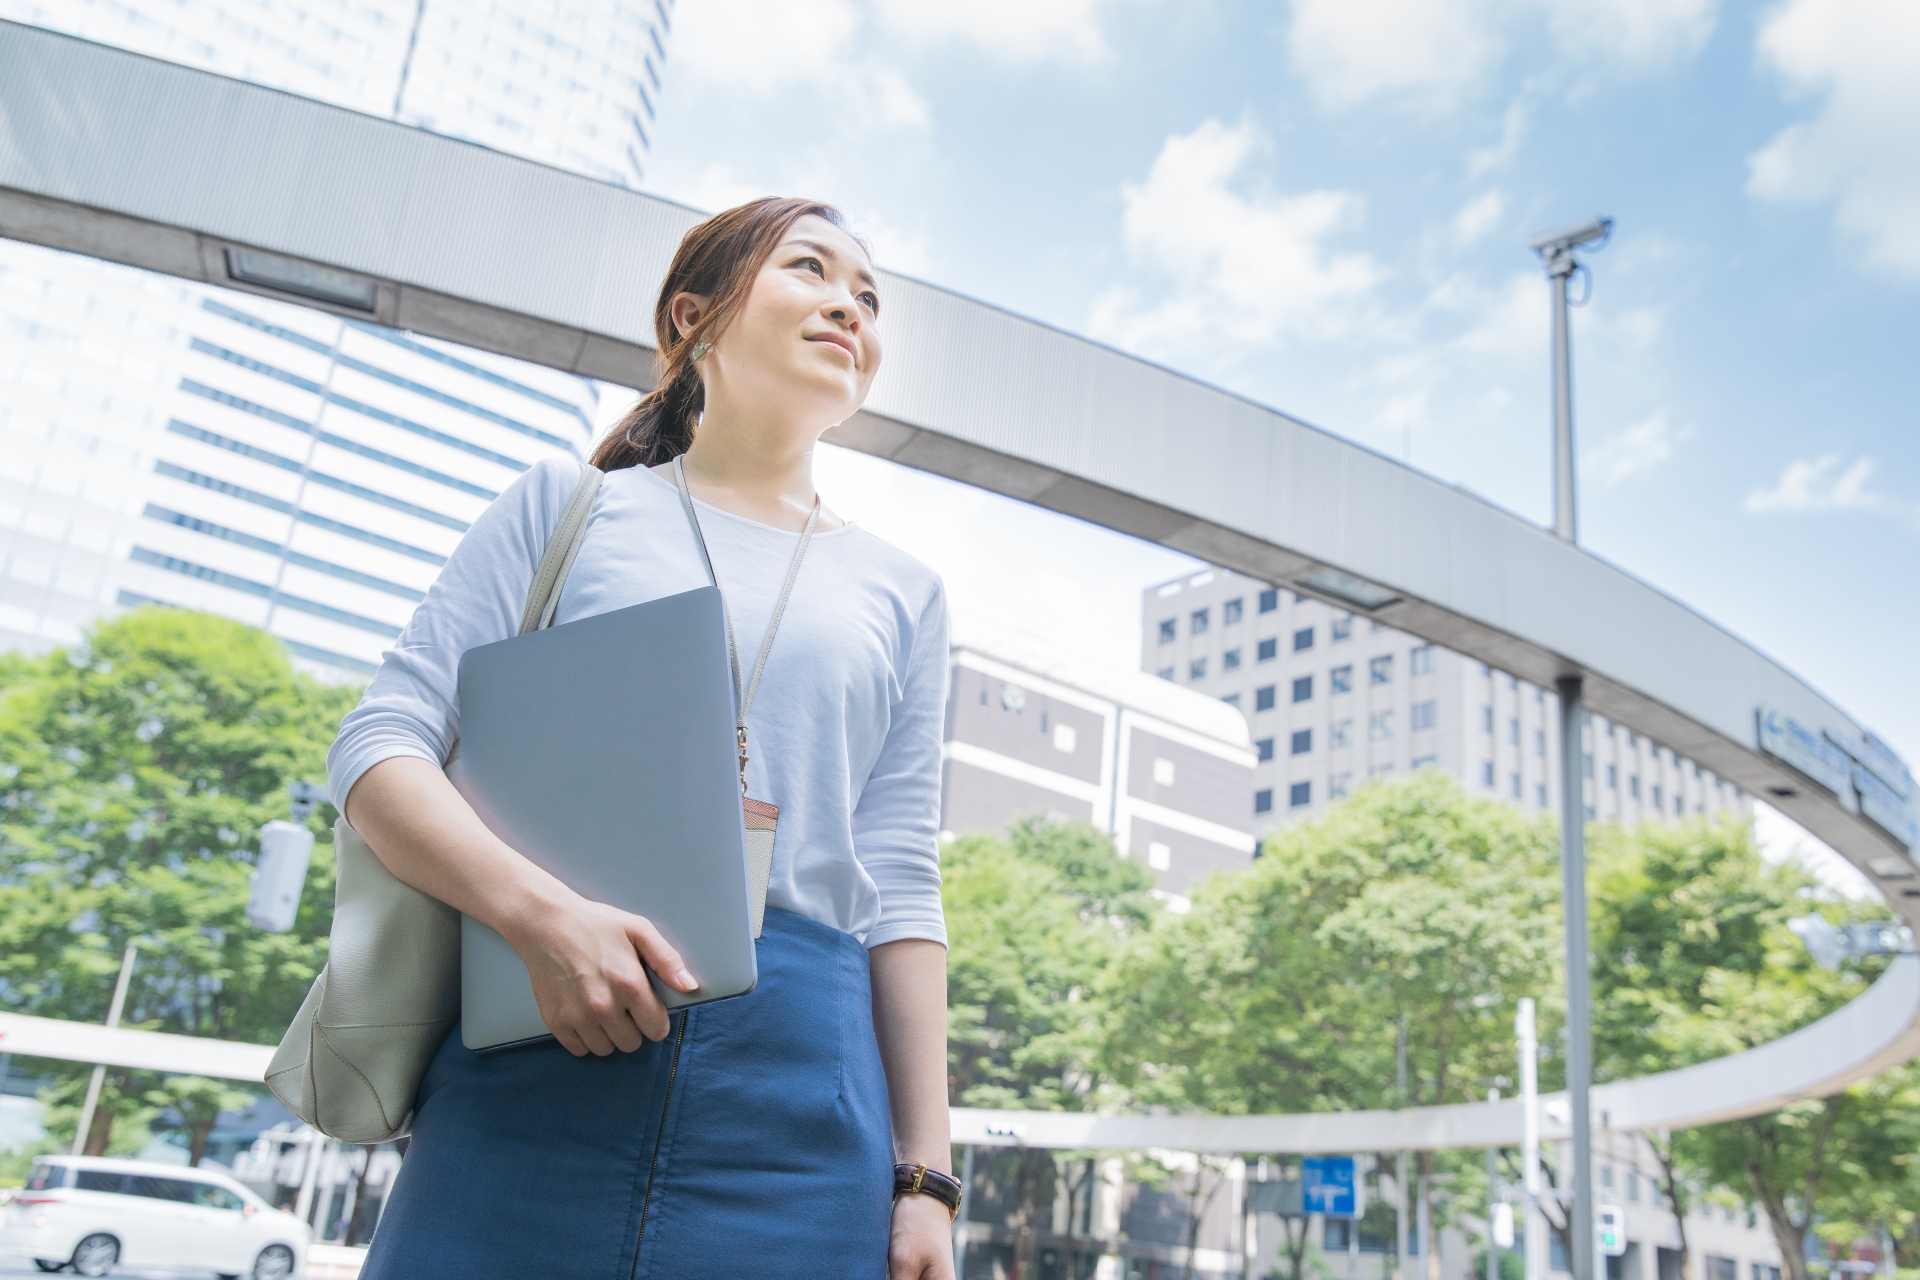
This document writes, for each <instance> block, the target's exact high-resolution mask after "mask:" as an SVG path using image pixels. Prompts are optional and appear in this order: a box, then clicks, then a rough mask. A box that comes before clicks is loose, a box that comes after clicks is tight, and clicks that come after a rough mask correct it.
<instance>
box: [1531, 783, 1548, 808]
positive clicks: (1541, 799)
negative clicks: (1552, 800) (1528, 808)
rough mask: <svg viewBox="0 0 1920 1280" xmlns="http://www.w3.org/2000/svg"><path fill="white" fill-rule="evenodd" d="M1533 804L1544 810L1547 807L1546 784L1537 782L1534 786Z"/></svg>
mask: <svg viewBox="0 0 1920 1280" xmlns="http://www.w3.org/2000/svg"><path fill="white" fill-rule="evenodd" d="M1533 803H1534V804H1535V805H1536V806H1537V807H1539V808H1542V809H1544V808H1546V807H1547V784H1546V783H1544V782H1536V783H1534V784H1533Z"/></svg>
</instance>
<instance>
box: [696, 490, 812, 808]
mask: <svg viewBox="0 0 1920 1280" xmlns="http://www.w3.org/2000/svg"><path fill="white" fill-rule="evenodd" d="M685 456H686V455H685V454H682V455H680V457H676V458H675V459H674V460H673V484H674V487H675V488H676V489H678V490H680V505H681V507H683V508H684V509H685V510H686V513H687V523H688V524H689V525H691V526H693V541H694V543H695V545H697V546H698V547H699V548H700V559H701V561H702V562H704V563H705V564H706V566H707V580H708V581H710V582H712V583H713V585H714V589H715V590H717V591H719V592H720V613H721V616H722V617H724V618H725V619H726V620H727V660H728V661H729V662H730V663H732V664H733V704H734V706H736V707H738V708H739V709H740V716H739V719H738V721H737V722H736V723H735V725H734V728H735V729H736V730H737V731H738V736H739V741H740V794H741V795H743V796H744V795H745V794H747V711H748V709H749V708H750V707H752V706H753V695H754V694H755V693H756V692H758V691H759V689H760V676H761V675H762V673H764V672H765V671H766V669H767V655H768V654H769V653H772V652H773V633H774V632H776V631H778V630H779V629H780V615H781V614H783V613H785V612H786V611H787V597H788V596H790V595H792V594H793V580H794V579H795V578H797V577H799V576H800V561H801V560H802V559H803V558H805V556H806V554H807V543H809V542H811V541H812V540H813V527H814V526H815V525H816V524H818V523H820V495H819V494H815V495H814V497H813V511H812V512H811V513H810V514H809V515H808V516H807V527H806V528H804V529H802V530H801V531H800V545H799V546H797V547H795V548H794V549H793V563H792V564H790V565H788V566H787V580H786V582H785V583H784V584H783V585H782V586H781V588H780V598H779V599H778V600H776V601H774V604H773V616H772V617H771V618H769V619H767V637H766V639H764V640H762V641H761V642H760V657H759V658H758V659H757V660H756V661H755V662H754V664H753V679H752V681H751V682H749V683H748V684H747V685H746V687H745V689H744V690H743V689H742V688H741V685H740V646H739V644H738V643H737V642H736V641H735V640H734V637H733V610H732V609H731V608H730V607H728V605H727V593H726V590H725V589H724V588H722V587H721V586H720V575H719V574H717V573H715V572H714V568H713V557H712V556H711V555H710V554H708V552H707V536H706V534H704V533H702V532H701V531H700V515H699V513H698V512H696V511H695V510H694V509H693V494H692V493H690V492H688V490H687V473H686V470H685V468H683V467H682V466H681V465H680V459H681V458H683V457H685Z"/></svg>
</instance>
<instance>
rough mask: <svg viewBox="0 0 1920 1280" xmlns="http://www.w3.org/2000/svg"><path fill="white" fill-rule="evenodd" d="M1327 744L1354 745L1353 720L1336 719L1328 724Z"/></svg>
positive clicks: (1336, 745) (1331, 745) (1334, 745)
mask: <svg viewBox="0 0 1920 1280" xmlns="http://www.w3.org/2000/svg"><path fill="white" fill-rule="evenodd" d="M1327 745H1328V746H1330V747H1350V746H1352V745H1353V721H1351V720H1335V721H1334V722H1333V723H1332V724H1330V725H1328V726H1327Z"/></svg>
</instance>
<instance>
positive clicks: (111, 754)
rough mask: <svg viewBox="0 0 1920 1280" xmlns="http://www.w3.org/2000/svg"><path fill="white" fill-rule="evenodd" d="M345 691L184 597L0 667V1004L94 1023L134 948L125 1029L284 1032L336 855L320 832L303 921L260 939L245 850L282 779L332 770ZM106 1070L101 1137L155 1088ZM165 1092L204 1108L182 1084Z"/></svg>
mask: <svg viewBox="0 0 1920 1280" xmlns="http://www.w3.org/2000/svg"><path fill="white" fill-rule="evenodd" d="M356 696H357V694H356V692H355V691H354V690H351V689H340V688H332V687H329V686H325V685H322V684H319V683H317V682H316V681H313V680H311V679H309V678H307V677H305V676H302V675H299V674H297V673H295V672H294V670H293V669H292V666H291V664H290V663H289V661H288V659H287V655H286V651H285V649H284V648H282V647H281V646H280V645H279V644H278V643H277V642H276V641H274V640H273V639H272V638H271V637H269V636H267V635H266V634H264V633H263V632H260V631H258V630H256V629H254V628H251V627H247V626H244V625H242V624H240V623H236V622H231V621H228V620H226V619H222V618H215V617H211V616H208V615H206V614H198V613H191V612H187V611H185V610H170V609H160V608H143V609H138V610H135V611H133V612H131V613H128V614H123V615H121V616H120V617H118V618H115V619H112V620H110V621H107V622H103V623H101V624H99V625H98V626H96V627H95V628H94V629H93V630H92V631H91V632H90V633H89V634H88V637H87V641H86V643H85V644H84V645H83V646H81V647H78V648H75V649H61V650H55V651H53V652H51V653H48V654H45V655H40V656H32V657H24V656H21V655H18V654H14V655H8V656H7V657H6V659H5V661H4V662H0V1008H6V1009H9V1010H12V1011H15V1012H21V1013H34V1014H40V1015H44V1016H48V1017H55V1018H68V1019H73V1020H76V1021H83V1022H98V1021H101V1020H103V1019H104V1018H105V1016H106V1011H107V1005H108V1002H109V1000H110V998H111V996H112V992H113V985H114V978H115V976H116V975H117V973H118V971H119V967H120V960H121V955H122V953H123V951H124V950H125V948H126V946H127V944H128V943H129V942H136V943H137V944H138V947H139V960H138V964H137V967H136V968H135V970H134V975H133V981H132V984H131V986H130V987H129V989H128V996H127V1003H126V1008H125V1010H124V1012H123V1015H122V1021H123V1022H124V1023H125V1024H127V1025H130V1026H140V1027H147V1028H154V1029H159V1030H165V1031H173V1032H179V1033H182V1034H187V1035H200V1036H215V1037H219V1038H223V1039H237V1040H247V1041H253V1042H256V1043H271V1042H273V1041H275V1040H277V1039H278V1038H279V1035H280V1033H281V1032H282V1031H283V1030H284V1029H285V1027H286V1024H287V1022H288V1020H289V1019H290V1018H291V1017H292V1015H293V1012H294V1010H295V1009H296V1008H297V1007H298V1005H299V1001H300V999H301V997H302V996H303V995H304V994H305V991H306V988H307V987H308V985H309V984H310V983H311V982H312V980H313V977H314V975H315V974H316V973H317V972H318V970H319V968H320V965H321V964H322V963H323V962H324V960H325V955H326V937H325V935H326V932H327V928H328V925H329V923H330V920H331V916H332V909H333V884H332V876H333V865H332V864H333V860H332V856H331V847H330V846H329V845H327V844H325V843H320V844H317V845H316V849H315V856H314V859H313V863H312V867H311V869H310V870H309V873H308V880H307V885H306V888H305V891H304V893H303V895H302V900H301V910H300V916H299V919H298V921H297V922H296V924H295V927H294V929H293V930H292V931H291V932H289V933H286V934H264V933H261V932H260V931H259V930H256V929H254V928H253V927H251V926H250V925H248V924H247V923H246V921H245V909H246V901H247V893H248V876H249V874H250V872H251V870H252V867H251V861H252V857H253V851H254V850H255V849H256V848H257V846H258V834H259V828H260V826H261V825H262V824H263V823H265V822H266V821H268V820H270V819H273V818H283V817H285V816H286V805H287V797H286V785H287V783H288V782H289V781H291V780H292V779H295V778H307V779H315V780H317V779H319V778H322V777H324V775H325V755H326V748H327V745H328V743H329V742H330V741H331V740H332V738H333V734H334V731H335V729H336V727H337V726H338V723H339V720H340V717H341V715H343V714H344V713H345V711H346V710H347V709H348V708H349V707H351V706H352V704H353V701H354V699H355V698H356ZM333 816H334V815H333V812H332V810H331V808H330V807H327V806H322V809H321V812H319V813H317V814H315V815H314V818H313V819H312V823H313V827H314V830H315V831H316V832H318V833H320V834H321V835H322V836H324V835H325V833H326V831H327V830H328V828H329V826H330V823H331V821H332V818H333ZM59 1070H62V1071H65V1072H68V1073H69V1074H70V1073H71V1072H72V1070H73V1069H71V1068H60V1069H59ZM109 1075H110V1076H112V1077H113V1079H112V1080H110V1082H109V1084H110V1088H109V1092H108V1095H107V1105H104V1106H103V1107H102V1116H101V1118H100V1119H99V1120H97V1121H96V1125H95V1135H93V1136H94V1138H95V1139H96V1140H97V1142H104V1143H109V1144H110V1143H112V1142H114V1141H116V1139H113V1138H111V1137H100V1134H101V1130H102V1127H103V1126H104V1127H105V1129H106V1130H107V1131H108V1132H111V1131H112V1129H113V1127H114V1120H113V1117H114V1115H116V1114H130V1108H134V1107H136V1106H137V1107H140V1108H147V1107H149V1106H150V1105H151V1104H149V1103H148V1102H147V1095H148V1094H149V1093H151V1092H152V1091H153V1090H155V1089H157V1088H160V1087H161V1086H159V1085H158V1084H157V1083H155V1082H153V1081H151V1080H141V1079H135V1078H134V1077H132V1076H129V1075H127V1073H113V1072H110V1073H109ZM68 1091H69V1089H68V1085H67V1083H63V1084H62V1085H61V1086H60V1095H61V1100H64V1098H65V1093H66V1092H68ZM169 1096H171V1095H169ZM194 1096H195V1097H196V1098H197V1097H199V1095H198V1094H196V1095H194ZM76 1104H77V1100H76ZM166 1105H168V1106H170V1107H172V1109H173V1113H174V1114H177V1115H184V1114H188V1113H190V1112H192V1113H194V1114H196V1115H197V1112H194V1108H195V1107H196V1106H198V1103H196V1102H194V1101H192V1100H191V1099H188V1098H187V1097H186V1095H182V1096H181V1098H179V1099H175V1100H174V1101H173V1102H170V1103H168V1104H166ZM183 1107H184V1110H183ZM73 1122H74V1121H73V1120H72V1119H68V1120H67V1121H66V1123H67V1124H68V1125H69V1126H71V1125H72V1123H73ZM195 1123H198V1121H190V1122H189V1129H191V1127H192V1125H193V1124H195ZM190 1140H191V1139H190ZM89 1145H90V1146H92V1145H96V1141H90V1143H89Z"/></svg>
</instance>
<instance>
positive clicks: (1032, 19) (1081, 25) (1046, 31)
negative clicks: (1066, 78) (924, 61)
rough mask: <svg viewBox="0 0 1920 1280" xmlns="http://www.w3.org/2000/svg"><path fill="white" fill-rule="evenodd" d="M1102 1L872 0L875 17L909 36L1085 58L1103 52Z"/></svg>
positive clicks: (1020, 56) (1017, 53) (997, 51)
mask: <svg viewBox="0 0 1920 1280" xmlns="http://www.w3.org/2000/svg"><path fill="white" fill-rule="evenodd" d="M1106 2H1107V0H875V7H876V8H877V9H878V11H879V15H880V19H881V21H882V22H884V23H885V24H886V25H887V26H888V27H890V28H892V29H893V30H895V31H897V32H899V33H900V34H902V35H904V36H907V37H909V38H910V39H914V40H919V41H924V42H927V43H933V42H936V41H943V40H965V41H968V42H970V43H972V44H976V45H978V46H979V47H980V48H982V49H984V50H985V51H986V52H988V53H990V54H993V55H995V56H998V57H1002V58H1007V59H1016V60H1031V59H1041V58H1061V59H1066V60H1069V61H1082V62H1084V61H1090V60H1093V59H1096V58H1103V57H1105V56H1107V54H1108V52H1109V50H1108V48H1107V41H1106V37H1105V36H1104V35H1103V34H1102V33H1101V30H1100V22H1099V16H1100V14H1099V11H1100V10H1101V9H1102V8H1103V7H1105V5H1106Z"/></svg>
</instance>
